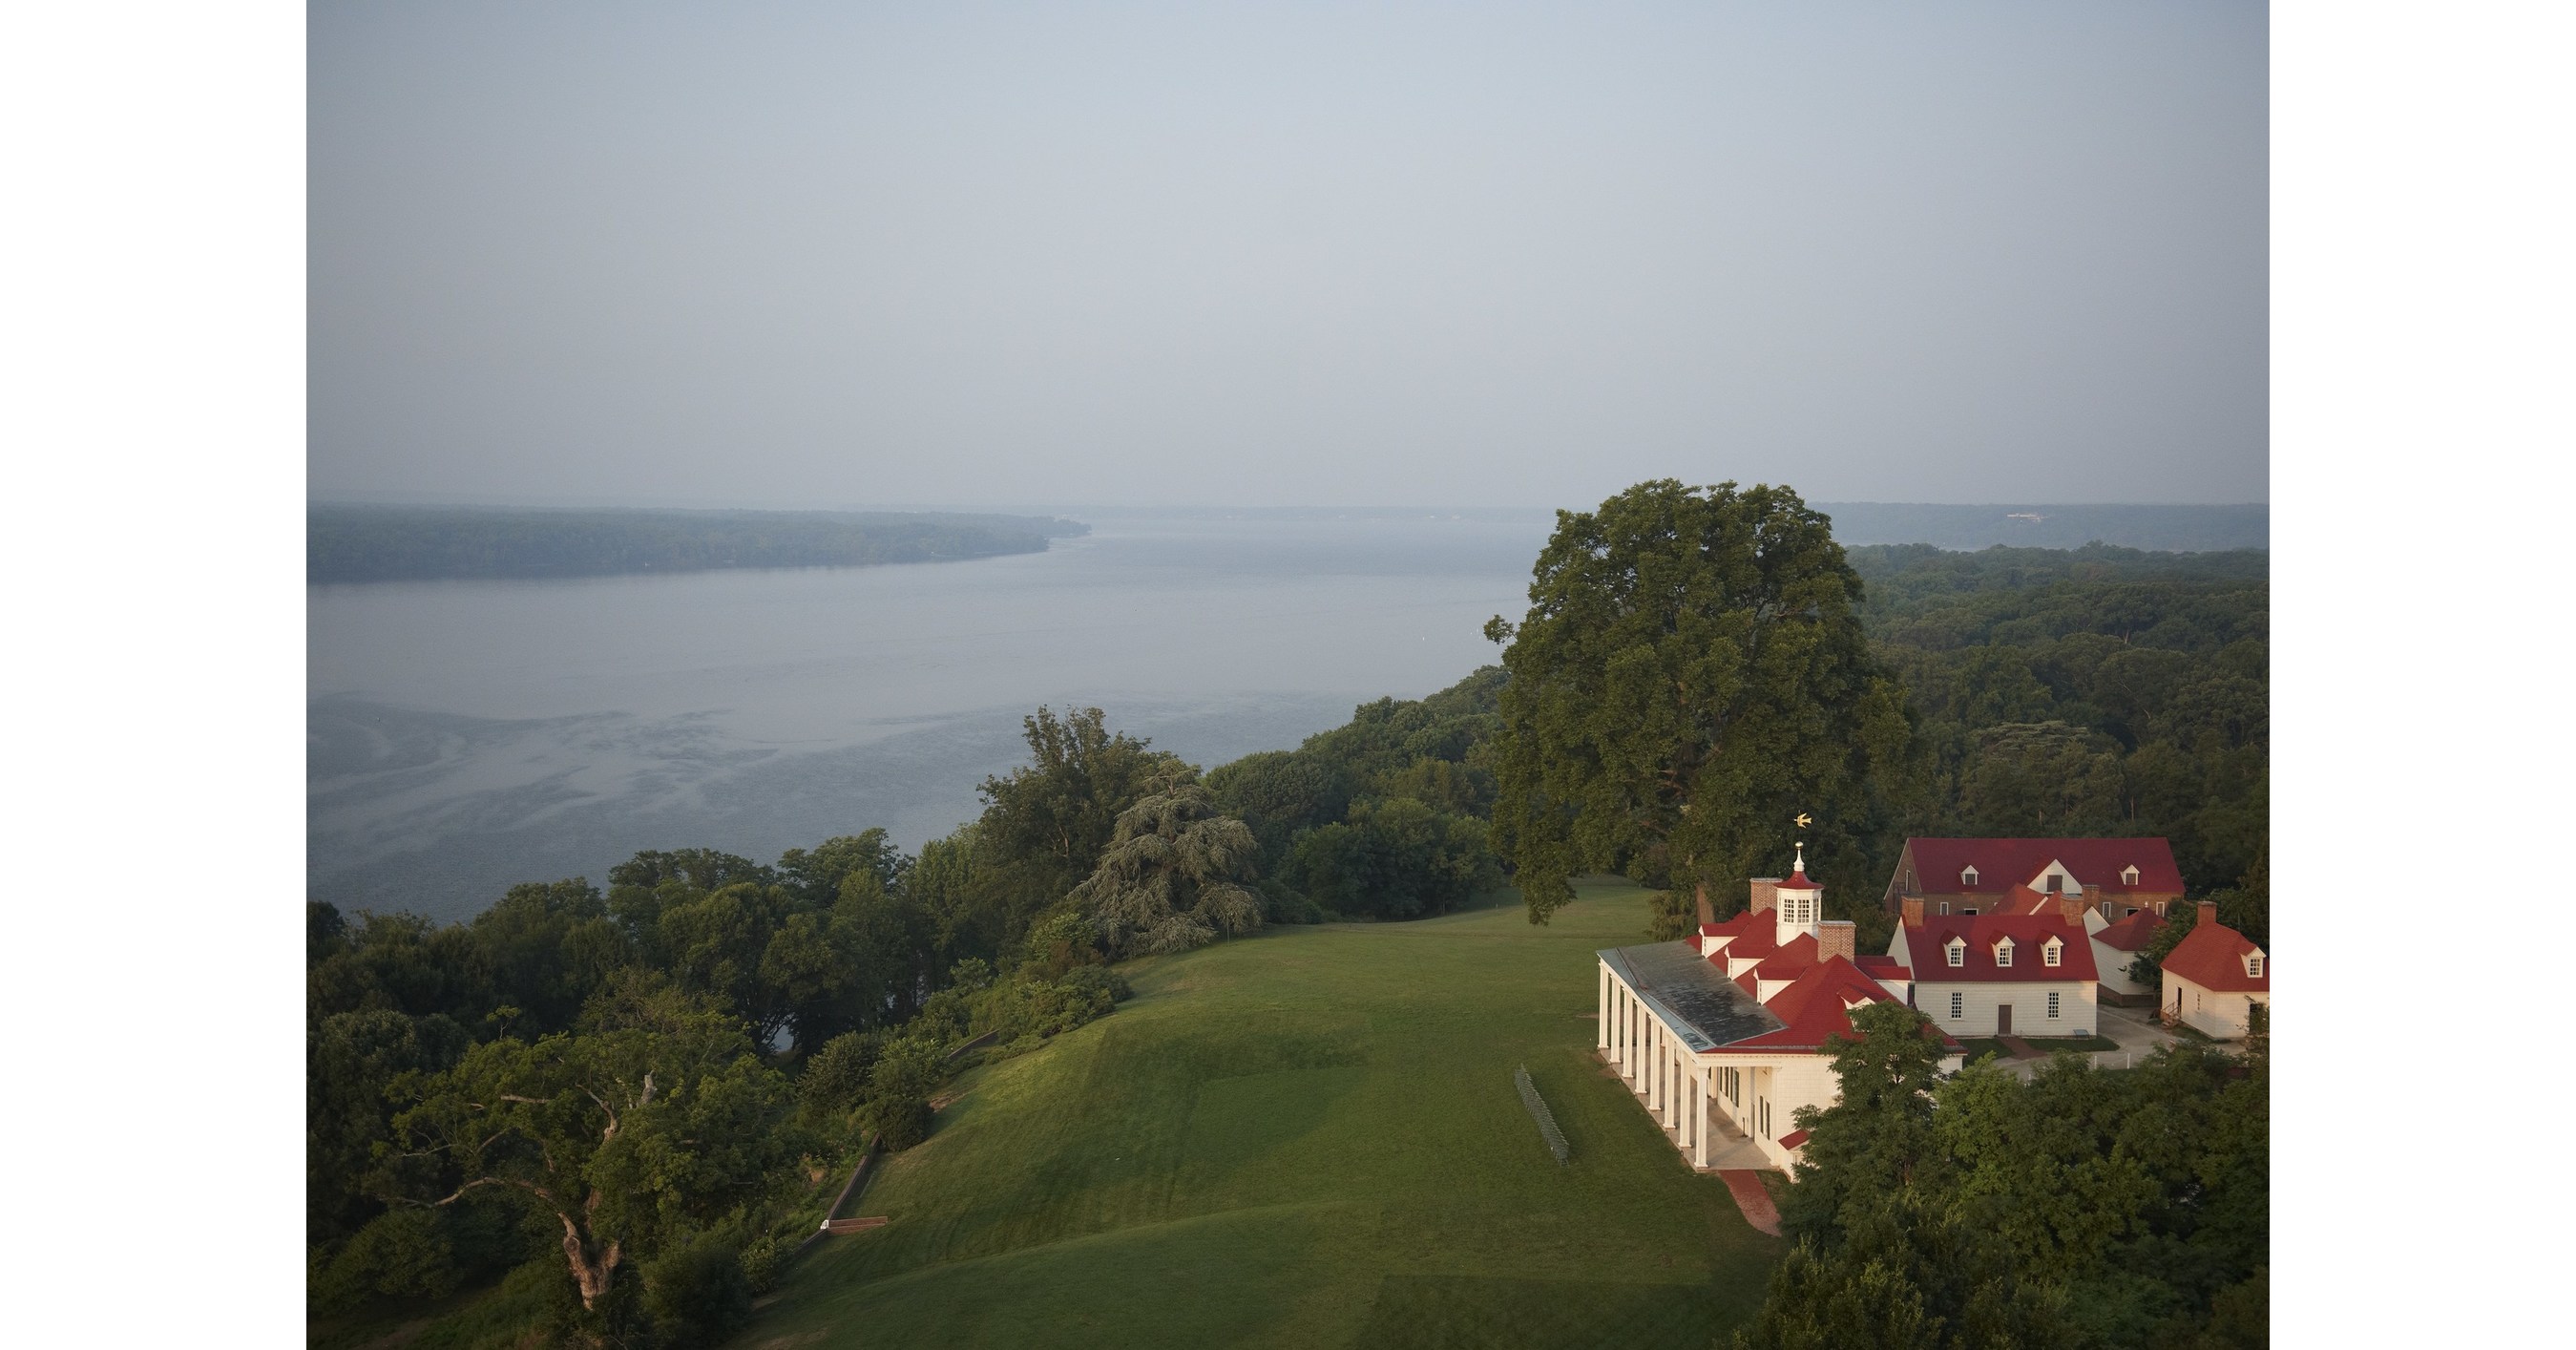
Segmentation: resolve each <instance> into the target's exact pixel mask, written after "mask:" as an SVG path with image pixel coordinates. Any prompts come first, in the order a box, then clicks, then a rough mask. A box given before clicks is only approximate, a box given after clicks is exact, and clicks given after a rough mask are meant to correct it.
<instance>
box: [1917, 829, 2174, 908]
mask: <svg viewBox="0 0 2576 1350" xmlns="http://www.w3.org/2000/svg"><path fill="white" fill-rule="evenodd" d="M1905 846H1906V848H1908V849H1909V850H1911V851H1912V853H1913V857H1914V877H1915V880H1916V881H1918V882H1920V883H1921V884H1922V888H1923V891H1924V893H1926V894H1943V895H1946V894H1952V893H1956V892H1962V891H1964V892H1968V893H1970V894H1988V893H1992V892H1996V891H2003V890H2007V889H2010V888H2012V887H2015V886H2019V885H2021V884H2022V883H2024V882H2027V881H2029V880H2030V879H2031V878H2033V877H2036V876H2038V875H2039V870H2040V869H2041V868H2043V867H2046V866H2048V864H2049V863H2050V862H2051V861H2056V862H2061V863H2064V864H2066V870H2067V871H2069V872H2072V873H2074V874H2075V879H2076V880H2077V881H2078V882H2080V883H2082V884H2083V887H2084V889H2085V890H2087V891H2097V890H2098V891H2106V892H2109V893H2111V894H2114V895H2117V894H2121V893H2123V892H2127V891H2163V892H2172V893H2174V894H2177V895H2178V894H2180V893H2181V892H2182V869H2181V868H2179V867H2176V866H2174V860H2173V845H2171V844H2169V843H2167V842H2165V841H2164V840H2162V839H2157V838H2140V839H1908V840H1906V841H1905ZM1970 866H1973V867H1975V868H1976V869H1977V884H1976V885H1974V886H1969V885H1964V884H1962V883H1961V882H1960V880H1959V872H1960V870H1961V869H1963V868H1966V867H1970ZM2132 866H2134V867H2136V868H2137V869H2138V884H2137V885H2135V886H2131V885H2127V884H2126V883H2124V882H2122V881H2121V880H2120V872H2121V869H2123V868H2126V867H2132Z"/></svg>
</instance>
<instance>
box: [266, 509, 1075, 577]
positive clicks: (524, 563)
mask: <svg viewBox="0 0 2576 1350" xmlns="http://www.w3.org/2000/svg"><path fill="white" fill-rule="evenodd" d="M1090 530H1091V527H1090V526H1088V525H1085V524H1082V523H1081V522H1079V521H1072V520H1065V519H1062V518H1059V517H1047V516H1006V515H976V514H966V513H950V512H897V511H739V510H721V511H687V510H674V509H667V508H642V509H620V508H613V507H602V508H591V509H554V508H541V507H528V508H509V507H481V506H378V505H360V504H346V503H324V502H316V503H313V504H311V505H310V506H309V507H307V509H306V516H305V581H306V584H308V585H349V584H367V583H372V582H387V581H457V580H537V579H543V580H556V579H566V578H573V577H604V576H621V575H668V574H672V573H679V572H707V571H718V570H724V569H730V568H765V567H873V566H882V565H885V564H890V563H909V562H955V561H963V560H966V559H971V558H991V557H999V556H1003V555H1006V554H1014V553H1043V552H1045V551H1046V549H1047V544H1048V541H1049V540H1051V539H1063V538H1071V537H1075V536H1079V535H1084V534H1088V533H1090Z"/></svg>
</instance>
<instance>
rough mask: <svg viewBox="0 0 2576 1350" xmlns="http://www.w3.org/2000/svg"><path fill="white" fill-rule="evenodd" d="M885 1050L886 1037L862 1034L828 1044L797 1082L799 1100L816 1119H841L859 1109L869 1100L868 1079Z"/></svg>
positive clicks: (838, 1038) (835, 1039)
mask: <svg viewBox="0 0 2576 1350" xmlns="http://www.w3.org/2000/svg"><path fill="white" fill-rule="evenodd" d="M883 1046H884V1037H882V1036H880V1035H876V1034H874V1033H870V1032H859V1031H852V1032H845V1033H843V1034H841V1035H838V1036H835V1037H833V1038H832V1039H830V1040H828V1041H825V1042H824V1043H823V1048H822V1049H820V1050H817V1051H815V1052H814V1058H812V1059H811V1060H808V1061H807V1062H806V1064H805V1072H804V1073H803V1074H802V1075H801V1076H799V1077H798V1078H797V1080H796V1095H797V1098H798V1100H799V1101H800V1102H802V1103H803V1105H804V1106H805V1108H806V1110H807V1111H808V1112H809V1113H810V1114H812V1115H816V1116H839V1115H844V1114H847V1113H848V1112H850V1111H852V1110H855V1109H857V1107H858V1105H859V1103H860V1102H862V1101H865V1100H866V1099H867V1095H868V1080H869V1076H870V1075H871V1074H873V1073H875V1072H876V1067H877V1058H878V1055H879V1053H880V1052H881V1050H882V1048H883Z"/></svg>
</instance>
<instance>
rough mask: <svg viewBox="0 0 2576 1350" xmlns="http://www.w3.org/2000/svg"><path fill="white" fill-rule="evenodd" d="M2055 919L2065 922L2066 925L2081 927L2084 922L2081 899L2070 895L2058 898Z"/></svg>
mask: <svg viewBox="0 0 2576 1350" xmlns="http://www.w3.org/2000/svg"><path fill="white" fill-rule="evenodd" d="M2057 917H2059V918H2061V919H2064V920H2066V921H2067V922H2068V923H2071V924H2075V925H2078V926H2081V925H2082V924H2083V922H2084V901H2083V900H2082V899H2081V898H2079V897H2076V896H2072V895H2060V896H2058V897H2057Z"/></svg>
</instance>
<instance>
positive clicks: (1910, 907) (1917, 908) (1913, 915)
mask: <svg viewBox="0 0 2576 1350" xmlns="http://www.w3.org/2000/svg"><path fill="white" fill-rule="evenodd" d="M1897 904H1898V905H1899V906H1900V907H1901V908H1900V909H1899V910H1898V911H1897V912H1898V915H1899V917H1900V918H1901V919H1902V921H1903V922H1904V924H1905V926H1906V927H1908V928H1920V927H1922V926H1923V897H1922V896H1919V895H1909V896H1906V897H1904V898H1903V899H1901V900H1899V901H1897Z"/></svg>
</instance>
